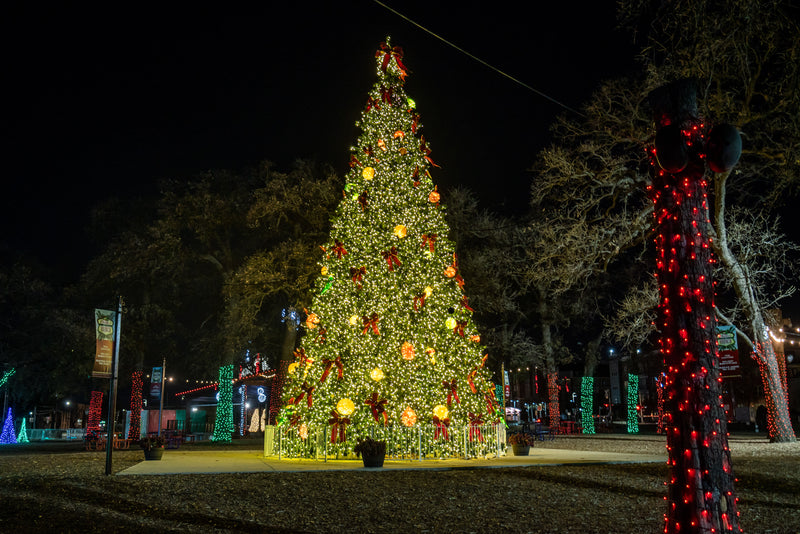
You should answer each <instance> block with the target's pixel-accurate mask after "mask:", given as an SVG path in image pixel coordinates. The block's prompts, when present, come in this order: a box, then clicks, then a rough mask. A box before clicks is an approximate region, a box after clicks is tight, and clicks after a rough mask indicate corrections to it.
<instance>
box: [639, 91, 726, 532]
mask: <svg viewBox="0 0 800 534" xmlns="http://www.w3.org/2000/svg"><path fill="white" fill-rule="evenodd" d="M650 102H651V105H652V107H653V110H654V116H655V121H656V127H657V133H656V143H655V145H656V146H655V150H654V155H655V157H656V160H657V162H658V165H657V167H656V173H655V177H654V178H653V183H652V186H651V189H650V192H651V195H652V199H653V202H654V208H655V213H654V216H655V233H656V275H657V278H658V284H659V291H660V304H659V310H658V328H659V331H660V333H661V339H660V343H661V353H662V354H663V356H664V365H665V367H666V383H665V396H666V399H665V407H666V411H667V415H666V417H667V420H666V433H667V449H668V451H669V460H668V464H669V473H670V474H669V476H670V478H669V481H668V494H667V514H666V528H665V532H667V533H687V532H739V531H740V528H739V518H738V512H737V510H736V497H735V495H734V475H733V469H732V466H731V455H730V450H729V449H728V434H727V428H726V420H725V411H724V409H723V406H722V396H721V386H720V383H721V381H722V379H721V377H720V374H719V364H718V356H717V349H716V319H715V315H714V282H713V280H712V262H713V261H714V260H713V258H712V256H711V247H710V244H709V238H708V237H707V235H706V228H707V225H708V222H709V221H708V199H707V189H708V182H707V180H706V178H705V172H706V169H705V162H706V157H707V154H706V149H705V134H706V128H705V125H704V124H703V123H702V121H701V120H700V119H699V118H698V113H697V104H696V97H695V89H694V85H693V84H692V83H691V82H689V81H679V82H675V83H673V84H670V85H667V86H665V87H662V88H660V89H658V90H656V91H654V92H653V93H652V94H651V95H650ZM737 159H738V156H737ZM731 166H732V165H731ZM659 167H660V168H659Z"/></svg>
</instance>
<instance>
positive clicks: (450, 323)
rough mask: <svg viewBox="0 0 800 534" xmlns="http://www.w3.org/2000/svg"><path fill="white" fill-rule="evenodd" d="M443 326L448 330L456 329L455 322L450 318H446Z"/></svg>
mask: <svg viewBox="0 0 800 534" xmlns="http://www.w3.org/2000/svg"><path fill="white" fill-rule="evenodd" d="M444 325H445V326H446V327H447V328H449V329H450V330H452V329H453V328H455V327H456V320H455V319H453V318H452V317H448V318H447V320H446V321H445V322H444Z"/></svg>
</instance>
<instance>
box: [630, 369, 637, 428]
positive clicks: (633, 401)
mask: <svg viewBox="0 0 800 534" xmlns="http://www.w3.org/2000/svg"><path fill="white" fill-rule="evenodd" d="M638 433H639V375H634V374H631V373H628V434H638Z"/></svg>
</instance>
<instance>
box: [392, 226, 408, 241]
mask: <svg viewBox="0 0 800 534" xmlns="http://www.w3.org/2000/svg"><path fill="white" fill-rule="evenodd" d="M407 234H408V228H406V227H405V226H404V225H402V224H398V225H397V226H395V227H394V235H396V236H397V237H399V238H400V239H403V238H404V237H405V236H406V235H407Z"/></svg>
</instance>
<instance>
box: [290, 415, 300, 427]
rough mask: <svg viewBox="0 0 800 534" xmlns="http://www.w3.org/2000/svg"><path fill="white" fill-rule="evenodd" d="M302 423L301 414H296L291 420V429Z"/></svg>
mask: <svg viewBox="0 0 800 534" xmlns="http://www.w3.org/2000/svg"><path fill="white" fill-rule="evenodd" d="M299 422H300V414H299V413H296V414H294V415H293V416H292V417H291V418H290V419H289V427H293V426H294V425H296V424H297V423H299Z"/></svg>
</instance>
